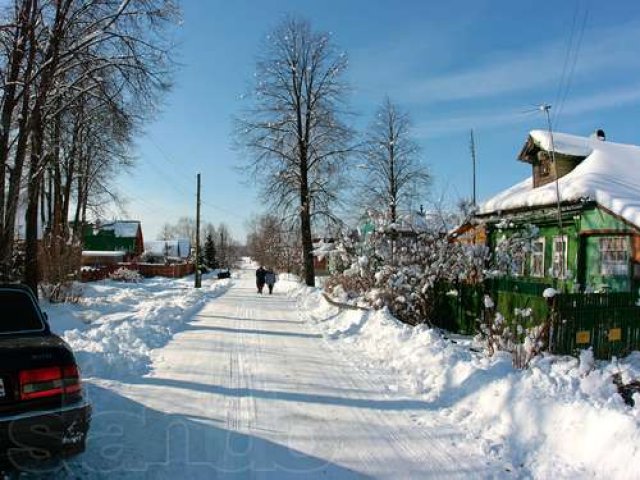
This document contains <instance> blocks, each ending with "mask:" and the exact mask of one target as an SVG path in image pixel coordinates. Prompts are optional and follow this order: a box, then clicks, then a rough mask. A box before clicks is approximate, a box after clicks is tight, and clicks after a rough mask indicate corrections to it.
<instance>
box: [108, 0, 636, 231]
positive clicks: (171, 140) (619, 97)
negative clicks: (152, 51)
mask: <svg viewBox="0 0 640 480" xmlns="http://www.w3.org/2000/svg"><path fill="white" fill-rule="evenodd" d="M182 5H183V17H184V21H183V24H182V26H181V27H180V28H179V29H178V31H177V32H176V38H177V41H178V43H179V45H180V46H179V53H178V60H179V62H180V66H179V68H178V71H177V74H176V77H175V87H174V89H173V91H172V92H171V93H170V94H169V95H168V97H167V98H166V101H165V105H164V107H163V109H162V111H161V112H160V113H159V114H158V115H157V116H156V118H154V120H153V121H152V122H150V123H149V125H147V127H146V129H145V132H144V134H143V135H141V136H140V138H139V139H138V140H137V142H136V148H135V152H134V154H135V155H136V157H137V166H136V167H135V168H133V169H132V170H131V171H129V172H127V173H126V174H123V175H122V178H121V180H120V182H119V188H120V191H121V192H122V193H123V194H124V196H125V197H127V199H128V204H127V214H128V216H129V217H130V218H136V219H140V220H141V221H142V224H143V231H144V233H145V237H146V238H147V239H153V238H155V237H156V235H157V233H158V232H159V230H160V227H161V225H162V224H163V223H164V222H175V221H176V220H177V219H178V218H179V217H181V216H185V215H189V216H195V212H194V205H195V177H196V173H197V172H201V174H202V185H203V202H204V203H203V211H202V215H203V220H204V221H210V222H212V223H215V224H218V223H220V222H225V223H226V224H227V225H228V226H229V227H230V228H231V230H232V232H233V233H234V235H235V236H236V238H238V239H239V240H244V235H245V224H246V220H247V219H248V218H250V217H251V215H252V214H253V213H258V212H260V211H262V210H263V209H264V208H265V206H266V204H265V202H264V199H261V198H259V197H258V194H257V192H258V188H257V187H255V186H251V185H246V184H244V183H243V182H242V180H243V177H242V174H241V173H239V172H238V170H237V169H236V167H237V166H238V165H239V164H240V163H241V158H240V157H239V154H238V153H237V152H236V151H234V150H233V149H232V146H231V143H232V142H231V132H232V122H231V119H232V116H233V115H234V114H237V113H238V112H239V111H240V110H241V109H242V108H243V107H244V106H245V102H246V100H242V98H241V97H242V95H243V94H244V93H247V92H248V91H249V90H250V88H251V85H252V83H251V82H252V80H253V73H254V69H255V58H256V55H257V54H258V52H259V51H260V46H261V44H262V43H263V42H264V39H265V36H266V35H267V34H268V33H269V31H270V30H271V29H272V28H273V27H274V26H275V25H276V24H277V23H278V22H279V21H280V20H281V19H282V18H283V17H284V16H285V15H287V14H290V13H293V14H298V15H301V16H303V17H306V18H307V19H309V20H310V21H311V23H312V26H313V27H314V28H315V29H318V30H323V31H328V32H331V33H332V35H333V39H334V42H335V43H336V44H337V45H338V46H339V47H340V48H341V49H342V50H344V51H345V52H346V53H347V54H348V56H349V70H348V73H347V79H348V81H349V82H350V84H351V86H352V88H353V92H352V94H351V98H350V100H351V106H352V108H353V110H354V112H356V113H357V116H356V117H355V120H354V121H355V124H356V126H357V127H359V128H360V127H362V126H364V125H366V124H367V123H368V122H369V118H370V116H371V115H372V114H373V112H374V111H375V109H376V108H377V105H378V104H379V103H380V102H381V101H382V99H383V98H384V96H385V95H389V96H390V98H391V99H392V100H393V101H394V102H396V103H398V104H399V105H400V106H401V107H403V108H404V109H406V110H408V111H409V112H410V114H411V116H412V118H413V122H414V127H415V128H414V134H415V137H416V138H417V139H418V140H419V141H420V143H421V145H422V147H423V155H424V159H425V161H426V162H427V164H428V165H429V167H430V169H431V172H432V174H433V176H434V184H433V187H432V197H433V198H435V199H439V198H445V199H446V201H450V202H454V201H455V199H456V198H458V197H461V196H467V197H468V196H470V192H471V167H470V155H469V129H471V128H473V129H474V130H475V135H476V139H477V154H478V197H479V199H480V200H481V199H485V198H487V197H489V196H491V195H492V194H494V193H496V192H498V191H500V190H502V189H504V188H506V187H508V186H510V185H511V184H513V183H515V182H517V181H519V180H521V179H522V178H524V177H526V176H527V175H528V174H529V171H528V168H527V165H525V164H523V163H520V162H518V161H517V160H516V156H517V153H518V151H519V149H520V147H521V146H522V144H523V142H524V141H525V139H526V135H527V132H528V131H529V130H531V129H534V128H543V127H545V119H544V117H543V115H542V114H541V113H540V112H535V111H534V110H535V105H538V104H540V103H543V102H546V103H550V104H552V105H553V107H552V112H553V119H554V128H555V129H557V130H559V131H564V132H568V133H574V134H584V135H588V134H590V133H591V132H592V131H593V130H595V129H596V128H603V129H604V130H605V131H606V132H607V136H608V138H609V139H610V140H612V141H618V142H623V143H635V144H640V131H639V127H640V122H639V120H640V53H639V51H638V45H640V2H637V1H635V0H625V1H612V2H608V3H605V2H595V1H593V0H591V1H588V0H582V1H578V0H564V1H561V2H560V1H538V2H530V1H502V0H499V1H496V0H484V1H483V0H468V1H457V0H449V1H447V2H432V1H418V0H412V1H400V0H396V1H394V2H391V1H372V0H369V1H364V0H349V1H347V0H342V1H340V0H324V1H320V0H315V1H311V0H297V1H294V0H285V1H276V0H253V1H249V0H235V1H233V2H229V1H217V0H216V1H213V0H207V1H200V0H183V2H182ZM570 46H571V48H569V47H570ZM563 72H564V75H563ZM563 85H564V86H565V87H566V86H567V85H568V86H569V88H568V89H567V88H564V89H563V88H561V87H562V86H563ZM565 92H566V93H565ZM563 100H564V101H563ZM425 200H426V199H425ZM425 203H427V202H426V201H425Z"/></svg>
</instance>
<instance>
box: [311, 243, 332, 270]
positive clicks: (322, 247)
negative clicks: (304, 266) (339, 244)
mask: <svg viewBox="0 0 640 480" xmlns="http://www.w3.org/2000/svg"><path fill="white" fill-rule="evenodd" d="M334 246H335V239H334V238H331V237H325V238H314V239H313V269H314V271H315V273H316V275H327V274H328V273H329V254H330V253H331V252H332V251H333V249H334Z"/></svg>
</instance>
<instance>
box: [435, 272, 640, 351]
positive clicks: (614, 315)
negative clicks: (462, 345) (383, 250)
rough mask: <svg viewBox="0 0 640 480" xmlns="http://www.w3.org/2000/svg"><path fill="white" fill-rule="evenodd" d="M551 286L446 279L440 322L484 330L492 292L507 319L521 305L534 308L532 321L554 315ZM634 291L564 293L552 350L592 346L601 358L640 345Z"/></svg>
mask: <svg viewBox="0 0 640 480" xmlns="http://www.w3.org/2000/svg"><path fill="white" fill-rule="evenodd" d="M548 286H549V285H545V284H541V283H532V282H521V281H517V280H514V279H492V280H487V281H485V282H484V284H480V285H465V284H458V285H451V284H440V285H438V286H437V288H436V291H437V295H436V304H435V315H434V317H435V318H434V322H433V323H434V324H435V325H436V326H438V327H440V328H443V329H446V330H449V331H451V332H454V333H462V334H467V335H471V334H474V333H477V331H478V326H479V323H478V319H479V318H481V317H482V315H483V312H484V301H483V299H484V295H485V294H488V295H490V296H491V298H492V299H493V301H494V303H495V305H496V311H498V312H500V313H501V314H502V315H503V316H504V317H505V319H506V320H507V321H512V320H514V319H515V313H514V312H515V309H516V308H518V309H523V308H531V313H532V314H531V317H530V318H531V324H529V325H526V326H527V327H530V326H532V324H535V323H541V322H543V321H544V320H545V319H546V318H547V316H548V315H549V314H550V311H549V306H548V305H547V302H546V300H545V299H544V298H543V296H542V292H543V291H544V290H545V288H547V287H548ZM637 303H638V297H637V295H634V294H631V293H594V294H583V293H575V294H558V295H556V297H555V302H554V311H553V315H554V322H553V329H552V335H551V345H550V350H551V351H552V352H553V353H557V354H563V355H576V354H577V353H578V352H579V351H580V350H583V349H586V348H589V347H592V348H593V352H594V355H595V357H596V358H598V359H611V358H612V357H613V356H618V357H621V356H624V355H627V354H629V353H630V352H632V351H634V350H640V306H638V304H637Z"/></svg>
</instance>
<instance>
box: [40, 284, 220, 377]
mask: <svg viewBox="0 0 640 480" xmlns="http://www.w3.org/2000/svg"><path fill="white" fill-rule="evenodd" d="M208 277H209V278H207V277H205V280H204V281H203V288H202V289H200V290H197V289H194V288H193V277H188V278H186V279H180V280H174V279H166V278H152V279H147V280H143V281H141V282H140V283H122V282H116V281H112V280H105V281H102V282H97V283H88V284H83V285H82V288H83V291H84V294H83V297H82V299H81V300H80V302H79V303H78V304H75V305H74V304H55V305H54V304H44V305H43V308H44V310H45V311H46V312H47V314H48V315H49V321H50V324H51V328H52V329H53V330H54V331H55V332H56V333H58V334H59V335H61V336H62V338H64V339H65V340H66V341H67V343H69V345H71V347H72V348H73V350H74V352H75V355H76V358H77V360H78V363H79V365H80V368H81V370H82V372H83V375H84V376H85V377H101V378H118V379H122V378H124V377H127V376H130V375H142V374H144V373H147V371H148V369H149V366H150V364H151V358H150V354H151V350H153V349H154V348H158V347H161V346H163V345H165V344H166V343H167V342H168V341H169V340H170V338H171V337H172V336H173V335H174V334H175V333H176V332H177V331H178V330H180V329H181V328H182V327H183V326H184V325H185V323H186V322H187V321H188V320H189V319H190V317H192V316H193V315H194V314H195V313H196V312H197V311H198V310H199V309H200V308H201V307H202V305H204V303H205V302H206V301H207V300H209V299H211V298H212V297H214V296H217V295H219V294H221V293H222V292H223V291H224V290H226V288H227V287H228V285H229V280H220V281H214V280H213V279H212V277H211V276H208Z"/></svg>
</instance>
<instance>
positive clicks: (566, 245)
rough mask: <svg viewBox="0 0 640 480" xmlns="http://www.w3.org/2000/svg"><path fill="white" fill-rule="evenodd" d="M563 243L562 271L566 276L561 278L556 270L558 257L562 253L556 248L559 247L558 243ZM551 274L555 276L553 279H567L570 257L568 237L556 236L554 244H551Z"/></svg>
mask: <svg viewBox="0 0 640 480" xmlns="http://www.w3.org/2000/svg"><path fill="white" fill-rule="evenodd" d="M558 240H559V241H560V242H562V246H563V247H564V248H563V250H564V251H563V252H562V263H563V265H562V271H563V273H564V275H563V276H562V277H560V275H559V273H560V272H558V271H557V270H556V267H557V263H556V257H557V256H559V255H558V254H559V253H560V252H558V251H557V250H556V247H557V245H558V243H556V242H557V241H558ZM551 248H552V250H551V252H552V253H551V273H552V275H553V277H555V278H567V268H568V261H567V258H568V257H569V238H568V237H567V235H562V237H561V236H560V235H556V236H555V237H553V243H552V244H551Z"/></svg>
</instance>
